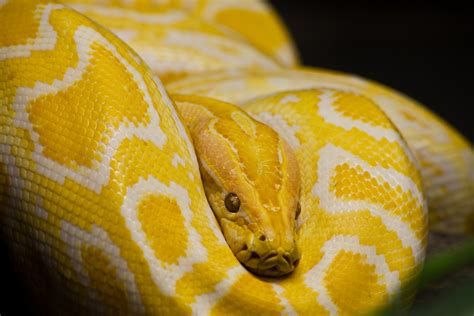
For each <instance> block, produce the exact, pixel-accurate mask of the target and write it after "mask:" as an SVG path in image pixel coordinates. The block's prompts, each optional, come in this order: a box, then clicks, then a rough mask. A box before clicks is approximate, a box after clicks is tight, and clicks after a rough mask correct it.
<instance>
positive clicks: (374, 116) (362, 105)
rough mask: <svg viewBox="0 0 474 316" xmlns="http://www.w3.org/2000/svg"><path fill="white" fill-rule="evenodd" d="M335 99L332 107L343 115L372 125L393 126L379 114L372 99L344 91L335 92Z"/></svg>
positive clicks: (388, 127) (390, 127)
mask: <svg viewBox="0 0 474 316" xmlns="http://www.w3.org/2000/svg"><path fill="white" fill-rule="evenodd" d="M335 99H336V100H335V101H334V102H333V106H334V108H335V109H336V110H337V111H338V112H340V113H342V114H343V115H344V116H347V117H349V118H351V119H353V120H357V121H362V122H364V123H368V124H370V125H373V126H380V127H382V128H387V129H392V128H393V125H392V124H391V123H390V121H389V120H387V118H386V117H385V116H384V115H381V113H380V109H379V108H378V106H377V105H376V104H375V103H374V102H373V101H372V100H370V99H368V98H366V97H363V96H360V95H357V94H353V93H346V92H336V94H335Z"/></svg>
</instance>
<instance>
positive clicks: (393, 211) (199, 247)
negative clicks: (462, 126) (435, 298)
mask: <svg viewBox="0 0 474 316" xmlns="http://www.w3.org/2000/svg"><path fill="white" fill-rule="evenodd" d="M97 2H98V3H99V2H100V1H97ZM105 2H110V3H108V5H107V6H105V5H104V6H100V5H97V4H95V3H94V1H70V3H72V4H71V6H72V7H73V8H75V9H76V10H79V11H80V12H82V13H83V14H85V15H83V14H81V13H78V12H77V11H74V10H73V9H71V8H70V7H68V6H65V5H63V4H59V3H57V2H54V1H25V0H21V1H5V0H0V205H1V206H2V208H1V211H0V223H1V225H0V226H1V229H0V231H1V236H2V237H3V238H4V239H5V240H6V241H7V243H8V246H9V249H10V251H11V255H12V258H13V259H14V260H15V263H16V268H17V269H18V273H19V274H20V275H24V276H25V280H26V284H27V285H28V287H29V289H30V290H31V291H32V293H33V294H34V295H33V296H32V297H34V298H35V299H36V303H37V304H38V305H41V306H42V307H43V308H44V309H45V310H47V311H48V310H49V311H50V312H55V313H59V312H63V313H65V312H74V313H81V314H89V313H106V314H117V313H119V314H171V315H176V314H222V315H227V314H236V315H237V314H238V315H245V314H251V315H264V314H292V315H293V314H302V315H305V314H307V315H315V314H321V315H323V314H331V315H336V314H358V313H363V312H367V311H370V310H371V309H373V308H377V307H380V306H382V305H384V304H386V303H387V302H389V301H390V300H391V299H393V298H394V297H395V296H397V295H398V294H399V293H401V294H402V297H403V298H404V299H405V300H406V301H407V302H408V301H409V300H410V299H411V298H412V296H413V295H414V293H413V291H412V290H410V289H409V288H408V289H406V287H405V286H406V285H407V284H409V282H411V281H412V280H414V278H416V276H417V275H418V273H419V271H420V269H421V268H422V264H423V260H424V255H425V248H426V243H427V239H426V237H427V231H428V209H429V217H430V229H434V230H437V231H442V232H449V233H469V232H471V233H472V231H473V230H474V209H473V203H474V202H473V199H472V197H473V192H474V185H473V178H474V176H473V174H474V171H473V165H474V157H473V151H472V145H471V144H469V143H468V142H467V141H466V140H465V139H463V138H462V136H460V135H459V134H458V133H457V132H456V131H455V130H453V129H452V128H451V127H450V126H448V125H447V124H446V123H444V122H443V121H441V120H440V119H439V118H437V117H436V116H435V115H434V114H432V113H430V112H429V111H427V110H426V109H425V108H423V107H422V106H421V105H419V104H417V103H416V102H414V101H413V100H410V99H409V98H407V97H405V96H402V95H400V94H398V93H397V92H394V91H392V90H390V89H388V88H386V87H382V86H380V85H378V84H376V83H373V82H369V81H367V80H364V79H361V78H357V77H354V76H350V75H344V74H338V73H332V72H327V71H323V70H317V69H302V68H301V69H296V68H285V67H290V66H294V65H295V64H296V58H295V56H294V53H293V50H292V48H291V47H292V46H291V43H290V40H289V38H288V37H287V33H286V31H285V30H284V28H282V27H281V25H280V24H279V22H278V19H277V18H276V17H275V15H274V14H273V13H272V12H271V11H270V10H269V9H268V7H267V6H266V5H264V4H263V3H262V2H259V1H231V0H229V1H219V0H214V1H210V0H209V1H197V0H196V1H183V2H181V1H172V0H169V1H158V2H160V5H154V4H153V3H154V2H153V1H135V2H134V1H123V3H122V4H120V1H105ZM86 16H88V17H86ZM89 17H90V18H89ZM93 20H94V21H97V22H98V23H100V25H99V24H98V23H96V22H94V21H93ZM256 21H257V22H256ZM255 23H257V24H258V23H261V29H259V30H256V29H254V28H249V25H255ZM101 25H103V26H101ZM108 29H110V30H111V31H112V32H113V33H112V32H111V31H109V30H108ZM114 34H116V35H118V36H119V37H120V38H121V39H122V40H123V41H122V40H121V39H119V38H118V37H117V36H116V35H114ZM125 42H126V43H128V44H129V45H131V47H133V49H134V50H132V49H131V48H130V47H129V46H128V45H127V44H125ZM135 51H136V52H135ZM142 58H144V60H146V63H145V62H144V61H143V60H142ZM158 76H159V77H161V78H162V79H163V82H165V85H163V84H162V83H161V81H160V79H158ZM165 87H166V89H165ZM168 93H170V94H168ZM225 102H229V103H225ZM232 104H234V105H232ZM237 106H238V107H237ZM199 111H200V112H199ZM244 111H245V112H244ZM198 112H199V113H198ZM247 113H248V114H247ZM196 115H197V116H196ZM196 117H200V118H203V117H205V118H206V121H205V122H207V123H206V124H203V125H202V126H201V127H202V129H199V128H197V127H196V126H197V125H192V124H194V123H195V124H198V123H199V122H204V121H202V120H198V121H199V122H198V121H196V120H195V118H196ZM193 122H194V123H193ZM211 122H213V123H212V124H211ZM264 124H265V125H264ZM205 132H206V133H215V135H214V136H216V137H220V138H211V139H214V140H215V141H213V142H210V143H209V144H208V143H206V142H202V146H204V147H202V148H204V149H203V150H201V149H200V148H201V147H198V146H200V144H201V143H200V144H198V142H199V141H200V138H199V137H200V136H201V134H200V133H203V134H204V133H205ZM257 138H260V140H259V142H258V143H257V141H255V142H254V139H257ZM258 144H261V145H262V147H260V145H258ZM206 146H209V147H206ZM219 146H220V147H219ZM206 148H208V149H209V150H208V151H206V150H205V149H206ZM216 148H217V149H216ZM226 150H227V151H228V153H229V157H230V156H232V155H233V156H232V157H234V156H235V157H236V158H235V159H234V158H230V159H229V160H227V158H225V159H224V158H222V159H220V157H227V156H224V155H222V156H221V154H222V153H223V152H224V151H226ZM196 152H197V153H198V155H199V159H198V158H197V157H196ZM201 152H203V153H204V155H205V154H206V153H207V154H208V156H201ZM206 157H207V158H206ZM255 157H259V158H258V159H257V158H255ZM233 159H234V160H233ZM206 163H208V164H209V166H210V167H208V169H206V170H208V172H209V174H205V173H203V174H202V170H201V172H200V169H199V168H200V167H201V168H203V165H205V164H206ZM296 165H298V166H299V168H297V167H295V166H296ZM226 166H232V167H229V168H228V167H226ZM236 170H239V172H238V173H236V174H234V173H235V172H236ZM297 170H299V171H297ZM214 171H215V172H216V173H215V174H213V172H214ZM226 172H228V174H229V175H231V176H232V177H233V178H232V179H234V180H232V181H233V182H232V181H231V182H229V183H223V184H222V185H220V186H219V185H218V184H217V183H220V182H225V181H230V180H227V179H229V178H227V177H221V176H220V175H221V174H226ZM201 174H202V177H201ZM297 174H298V175H299V178H298V179H296V177H297V176H296V175H297ZM201 179H203V180H201ZM208 180H209V181H211V180H212V181H214V182H212V181H211V182H206V181H208ZM203 181H204V183H203ZM239 181H240V182H239ZM296 182H297V184H294V183H296ZM236 183H238V184H239V185H237V184H236ZM246 185H248V187H245V186H246ZM231 186H234V187H233V188H235V190H234V191H235V192H234V191H232V192H227V191H226V190H228V188H229V187H231ZM244 187H245V189H243V188H244ZM259 188H265V189H259ZM236 190H240V191H238V192H237V193H238V194H236ZM230 193H233V194H236V195H239V198H240V200H239V203H241V204H236V202H235V197H234V196H232V195H231V196H230V197H231V198H232V199H233V200H232V201H230V202H226V200H225V199H226V196H227V195H228V194H230ZM206 194H207V198H206ZM426 197H428V200H429V204H428V205H427V203H426ZM208 200H209V202H208ZM249 201H250V202H249ZM253 201H256V202H255V203H256V204H255V205H259V206H261V207H260V209H261V210H265V212H267V213H259V211H258V210H255V212H254V211H252V210H251V209H252V205H254V204H252V203H253ZM298 202H299V204H300V209H301V213H300V214H298V213H299V208H298V207H297V204H298ZM226 203H227V206H226ZM229 203H230V204H229ZM210 204H211V206H212V208H213V209H211V207H210ZM229 205H230V206H229ZM232 205H234V206H232ZM236 205H237V206H238V207H237V206H236ZM224 207H227V209H228V210H229V209H230V210H231V211H235V212H238V211H239V209H246V210H248V212H247V213H243V214H244V215H242V216H240V215H239V216H234V215H232V214H228V213H225V211H223V210H225V209H224ZM234 207H235V209H234ZM213 210H214V212H213ZM219 210H221V211H219ZM245 214H246V215H245ZM262 214H264V215H262ZM239 218H240V219H239ZM226 225H227V226H226ZM229 227H231V228H229ZM263 231H265V237H262V235H261V234H260V233H261V232H263ZM284 232H285V233H284ZM257 233H259V234H260V235H258V234H257ZM244 237H245V238H244ZM276 239H278V240H279V242H278V243H276V244H277V246H271V247H275V248H276V249H280V248H281V249H282V250H281V251H280V250H278V251H275V252H274V253H273V254H274V255H275V258H278V259H275V260H277V261H278V263H275V265H273V263H272V264H271V265H268V268H272V267H278V269H287V270H285V271H284V272H285V273H286V272H289V271H291V270H293V269H294V271H293V272H292V273H291V274H289V275H287V276H285V277H282V278H262V277H258V276H256V275H255V274H253V273H251V272H249V271H248V270H247V269H246V268H244V267H243V266H242V264H241V263H240V262H239V260H240V261H241V262H243V263H244V264H245V265H246V266H247V268H249V269H250V270H252V269H253V271H254V272H259V271H261V270H262V269H263V270H264V269H266V268H267V266H263V265H261V262H264V259H265V258H267V257H268V256H267V255H264V256H263V257H265V258H263V257H262V258H259V259H256V258H251V256H252V252H251V250H252V249H253V248H252V247H254V248H255V249H256V250H255V253H256V254H257V255H260V254H262V253H265V254H267V253H268V254H270V253H272V249H273V248H272V249H270V250H268V249H267V248H265V247H267V246H268V245H273V244H272V243H273V242H274V240H276ZM246 242H247V243H246ZM244 247H246V248H252V249H244ZM279 247H280V248H279ZM262 249H263V250H262ZM246 250H248V251H246ZM300 250H301V253H300V252H299V251H300ZM241 251H243V252H241ZM279 251H280V252H279ZM260 259H261V260H260ZM267 259H268V258H267ZM252 260H253V261H252ZM266 262H267V263H268V262H269V261H268V260H267V261H266ZM272 262H273V261H272ZM298 263H299V264H298ZM285 265H287V266H285ZM296 265H298V266H297V268H295V266H296ZM274 271H276V270H274ZM278 271H280V270H278ZM280 272H281V271H280ZM269 274H270V275H271V274H272V273H269ZM277 274H280V273H279V272H278V273H277Z"/></svg>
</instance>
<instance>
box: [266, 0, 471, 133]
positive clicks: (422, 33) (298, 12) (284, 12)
mask: <svg viewBox="0 0 474 316" xmlns="http://www.w3.org/2000/svg"><path fill="white" fill-rule="evenodd" d="M270 2H271V3H272V5H273V6H274V8H275V9H276V11H277V12H278V13H279V14H280V16H281V17H282V19H283V20H284V21H285V23H286V24H287V26H288V28H289V29H290V31H291V33H292V35H293V38H294V39H295V42H296V45H297V47H298V48H299V52H300V56H301V59H302V61H303V63H304V64H306V65H311V66H316V67H323V68H329V69H333V70H339V71H344V72H350V73H354V74H357V75H360V76H363V77H366V78H369V79H373V80H375V81H378V82H381V83H383V84H385V85H388V86H390V87H392V88H395V89H397V90H399V91H401V92H403V93H405V94H407V95H409V96H411V97H412V98H414V99H416V100H418V101H420V102H421V103H423V104H425V105H426V106H427V107H429V108H430V109H432V110H433V111H434V112H436V113H438V114H439V115H440V116H441V117H443V118H444V119H445V120H447V121H448V122H450V123H451V124H452V125H454V126H455V127H456V128H457V129H459V130H460V131H461V132H462V133H463V134H464V135H465V136H466V137H467V138H468V139H470V140H471V142H472V141H474V127H473V125H474V124H473V120H474V114H473V112H474V111H473V105H474V102H473V100H474V87H473V84H474V79H473V78H474V77H473V76H474V61H473V56H474V48H473V45H472V44H473V40H472V38H474V14H473V12H474V10H473V9H472V8H471V6H472V2H471V5H470V4H469V3H460V2H456V1H404V0H402V1H340V0H333V1H314V0H311V1H303V0H291V1H290V0H286V1H282V0H272V1H270ZM468 111H470V113H468Z"/></svg>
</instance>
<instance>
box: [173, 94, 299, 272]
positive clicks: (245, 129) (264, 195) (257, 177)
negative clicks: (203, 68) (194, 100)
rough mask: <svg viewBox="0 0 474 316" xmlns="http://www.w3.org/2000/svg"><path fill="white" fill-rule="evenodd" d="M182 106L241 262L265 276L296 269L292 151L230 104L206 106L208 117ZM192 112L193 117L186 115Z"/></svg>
mask: <svg viewBox="0 0 474 316" xmlns="http://www.w3.org/2000/svg"><path fill="white" fill-rule="evenodd" d="M202 101H203V100H200V104H202V103H203V102H202ZM178 108H179V109H180V112H181V114H182V115H183V116H185V117H186V119H185V121H187V122H188V123H189V125H188V124H187V125H188V127H190V128H189V129H190V132H191V136H192V138H193V142H194V147H195V150H196V153H197V156H198V161H199V166H200V171H201V175H202V180H203V185H204V189H205V192H206V196H207V199H208V201H209V204H210V206H211V208H212V210H213V211H214V214H215V215H216V218H217V220H218V222H219V224H220V227H221V229H222V231H223V233H224V237H225V239H226V241H227V243H228V244H229V246H230V248H231V250H232V251H233V253H234V254H235V256H236V257H237V259H238V260H239V261H240V262H241V263H242V264H243V265H244V266H245V267H247V268H248V269H249V270H250V271H252V272H254V273H256V274H259V275H263V276H281V275H284V274H288V273H290V272H291V271H293V270H294V268H295V266H296V265H297V264H298V262H299V259H300V251H299V249H298V246H297V230H296V218H297V217H298V215H299V209H300V207H299V189H300V177H299V169H298V163H297V160H296V155H295V154H294V152H293V150H292V149H291V148H290V146H289V145H288V144H287V143H286V142H285V141H284V140H283V138H281V137H280V136H279V135H278V134H277V133H276V132H275V131H274V130H273V129H271V128H270V127H268V126H267V125H264V124H263V123H260V122H258V121H256V120H254V119H253V118H252V117H250V116H249V115H248V114H247V113H245V112H244V111H242V110H241V109H239V108H237V107H235V106H232V105H229V104H227V103H222V102H217V101H213V102H211V104H209V102H206V111H208V112H209V113H207V114H205V115H204V114H203V115H196V113H197V111H198V110H197V108H196V106H193V107H189V108H188V109H185V108H186V107H185V106H183V104H182V103H181V105H180V106H178ZM188 110H189V111H190V112H192V114H190V115H192V116H193V118H192V119H190V117H189V115H187V114H186V113H183V112H186V111H188ZM196 117H199V119H197V118H196ZM191 121H192V122H191Z"/></svg>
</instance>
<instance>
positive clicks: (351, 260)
mask: <svg viewBox="0 0 474 316" xmlns="http://www.w3.org/2000/svg"><path fill="white" fill-rule="evenodd" d="M364 257H366V256H364V255H360V254H354V253H352V252H347V251H341V252H339V253H338V254H337V256H336V257H335V258H334V260H333V262H332V263H331V266H330V267H329V269H328V271H327V272H326V275H325V277H324V284H325V285H326V288H327V289H328V292H329V294H330V295H331V297H332V298H333V301H334V303H335V304H336V305H337V306H338V309H339V312H340V314H341V315H355V314H358V313H360V311H366V310H370V308H371V307H372V306H373V305H374V303H375V305H381V304H382V303H384V302H386V301H387V300H388V294H387V289H386V287H385V286H384V285H383V284H379V279H380V277H381V276H379V275H377V273H376V272H375V267H374V266H373V265H370V264H367V263H366V258H364Z"/></svg>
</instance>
